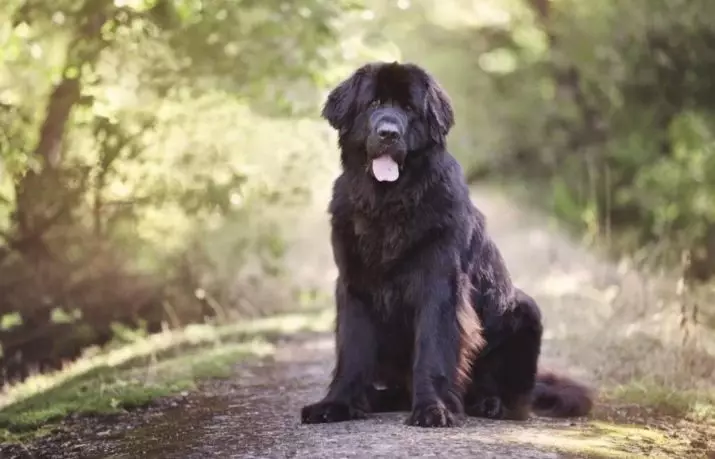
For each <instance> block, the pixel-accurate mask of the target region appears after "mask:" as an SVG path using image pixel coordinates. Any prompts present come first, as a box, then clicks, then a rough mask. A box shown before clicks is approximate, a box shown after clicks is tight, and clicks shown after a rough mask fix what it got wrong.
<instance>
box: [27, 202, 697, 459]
mask: <svg viewBox="0 0 715 459" xmlns="http://www.w3.org/2000/svg"><path fill="white" fill-rule="evenodd" d="M474 200H475V202H476V204H477V205H478V206H479V207H480V208H481V209H482V210H483V211H484V212H485V213H486V214H487V216H488V219H489V220H488V221H489V229H490V231H491V233H492V234H493V235H494V237H495V238H496V240H497V243H498V244H499V246H500V247H501V249H502V251H503V253H504V256H505V258H506V260H507V263H508V265H509V267H510V269H511V270H512V272H513V275H514V277H515V280H516V282H517V283H518V284H519V285H520V286H522V287H523V288H525V289H526V290H527V291H529V292H530V293H532V294H533V295H534V296H535V297H536V298H537V300H539V301H540V303H541V305H542V307H543V310H544V316H545V321H546V328H547V334H546V341H545V344H544V360H543V361H544V362H545V363H546V364H547V365H549V366H551V367H568V368H569V372H570V373H572V374H575V375H578V376H580V377H582V378H586V379H588V380H591V381H601V380H603V379H604V378H606V377H614V376H613V375H614V374H615V373H618V371H620V370H618V368H620V367H621V366H622V365H611V366H610V367H608V366H604V365H603V363H602V359H603V358H604V357H603V355H602V353H599V352H596V351H593V349H602V347H603V346H606V345H608V343H605V344H604V343H603V341H604V340H603V339H600V338H599V337H600V336H602V335H603V330H604V327H605V326H607V324H609V323H610V320H611V317H612V316H613V312H614V311H613V306H611V304H612V301H611V300H612V297H613V291H612V287H610V286H612V285H615V284H616V283H617V282H616V281H617V280H619V278H620V276H618V275H617V273H616V271H615V268H614V267H612V266H609V265H608V264H604V263H601V262H599V261H598V260H597V259H596V258H595V257H593V256H591V255H590V254H589V253H588V252H586V251H585V250H583V249H581V248H580V247H579V246H578V245H577V244H574V243H573V242H571V241H569V239H568V238H566V237H565V236H563V235H562V234H561V233H559V232H558V231H555V230H553V229H550V228H549V226H548V222H546V221H545V220H544V219H543V218H541V217H539V216H536V215H532V214H531V213H530V212H529V211H528V210H525V209H523V208H521V207H520V206H519V205H517V204H516V203H515V202H512V201H510V200H508V199H507V198H506V197H504V196H503V195H502V194H500V193H499V192H497V191H494V190H490V189H479V190H477V191H475V194H474ZM321 207H323V206H321ZM321 207H318V208H316V212H318V213H317V214H316V215H319V217H318V218H316V219H314V220H305V221H304V222H303V223H302V228H303V231H302V232H300V233H299V234H303V235H305V237H304V239H303V241H302V243H301V244H298V245H297V246H296V247H297V248H296V251H295V252H294V253H293V255H292V256H293V262H294V268H295V269H296V275H297V276H299V277H300V282H302V283H306V284H310V283H312V284H313V285H314V286H315V287H318V288H321V289H327V290H329V289H330V288H331V285H330V284H331V282H332V279H333V278H334V271H333V268H332V260H331V258H330V252H329V247H328V244H327V237H326V236H327V228H326V225H325V221H324V220H325V219H324V214H322V211H321ZM624 333H625V332H624ZM608 335H609V336H612V337H613V336H621V335H619V334H618V333H617V332H616V327H615V326H614V327H613V328H611V329H609V334H608ZM622 336H624V338H623V339H626V338H625V337H626V334H624V335H622ZM596 341H598V346H597V343H596ZM599 346H601V347H599ZM277 349H278V351H277V353H276V354H275V355H274V356H273V357H272V358H270V359H267V360H265V361H262V362H258V363H254V364H242V365H239V366H237V368H236V375H235V377H234V378H232V379H231V380H229V381H220V382H211V383H208V384H206V385H205V386H204V387H203V389H202V390H201V391H198V392H196V393H194V394H187V395H185V396H184V397H178V398H176V399H171V400H168V401H165V402H164V403H162V404H161V405H159V406H158V407H156V408H153V409H148V410H146V411H143V412H141V413H131V414H127V415H122V416H119V417H115V418H112V419H104V420H77V421H75V422H74V424H73V427H72V428H71V429H69V432H68V433H65V434H62V435H63V436H60V437H59V438H62V441H63V442H64V443H63V444H62V443H60V444H57V438H58V437H55V439H54V440H53V441H54V443H53V444H52V445H49V444H48V445H46V446H47V448H48V449H46V451H53V454H52V455H51V456H47V457H53V458H61V457H67V458H70V457H116V458H140V457H157V458H207V457H220V458H224V457H237V458H238V457H260V458H287V457H297V458H315V459H320V458H325V459H327V458H331V459H332V458H341V457H356V458H357V457H366V458H375V457H390V458H394V457H445V458H461V457H465V458H466V457H479V458H489V457H503V458H522V457H523V458H542V457H544V458H545V457H595V456H598V457H604V456H605V457H643V456H645V455H650V456H655V457H680V456H679V453H677V452H676V450H675V449H673V448H674V446H673V445H674V443H673V442H671V441H669V440H664V438H665V437H663V435H662V434H661V433H659V432H656V431H655V430H648V429H631V430H629V429H630V428H625V427H624V428H623V429H621V430H618V429H616V428H609V427H607V426H598V425H595V424H593V423H587V421H575V422H574V421H565V422H564V421H553V420H542V419H533V420H530V421H528V422H525V423H508V422H487V421H481V420H475V419H470V420H469V421H468V422H467V424H466V425H464V426H463V427H460V428H454V429H438V430H427V429H417V428H413V427H407V426H405V425H404V424H403V421H404V418H405V416H406V414H405V413H401V414H387V415H380V416H375V417H374V418H372V419H370V420H367V421H359V422H347V423H339V424H333V425H320V426H302V425H300V423H299V419H298V413H299V409H300V406H301V405H303V404H305V403H307V402H311V401H315V400H317V399H319V398H320V397H321V395H322V394H323V392H324V389H325V386H326V383H327V381H328V378H329V373H330V370H331V365H332V336H331V335H320V334H319V335H308V336H302V337H292V338H290V339H289V340H287V341H285V342H284V343H282V344H279V345H278V347H277ZM589 350H591V351H589ZM606 355H608V354H606ZM599 359H601V360H599ZM614 367H615V368H616V370H613V369H612V368H614ZM604 368H606V369H604ZM614 372H615V373H614ZM609 429H610V430H609ZM676 443H677V442H676ZM41 450H42V449H41ZM693 457H697V456H693Z"/></svg>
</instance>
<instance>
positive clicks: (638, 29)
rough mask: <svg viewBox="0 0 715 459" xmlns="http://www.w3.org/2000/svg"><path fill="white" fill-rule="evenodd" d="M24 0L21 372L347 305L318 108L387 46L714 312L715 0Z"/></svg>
mask: <svg viewBox="0 0 715 459" xmlns="http://www.w3.org/2000/svg"><path fill="white" fill-rule="evenodd" d="M2 3H3V4H2V6H0V346H1V348H0V366H1V368H2V372H1V374H0V384H2V383H7V382H17V381H20V380H22V379H24V378H25V377H27V376H28V375H29V374H32V373H34V372H37V371H47V370H51V369H58V368H60V367H61V366H62V365H63V364H64V363H66V362H68V361H71V360H73V359H75V358H77V357H78V356H80V355H81V353H82V352H83V350H84V349H86V348H89V347H92V346H98V345H104V344H107V343H109V342H113V341H116V340H120V341H121V340H131V339H133V338H132V337H133V336H135V335H140V336H144V335H146V334H148V333H155V332H159V331H161V330H165V329H179V328H181V327H185V326H187V325H189V324H196V323H225V322H236V321H245V320H251V319H252V318H255V317H258V316H265V315H268V314H273V313H278V312H286V311H288V312H291V311H293V312H294V311H299V310H310V309H311V308H313V309H316V308H324V307H326V306H330V305H331V301H332V298H331V287H330V283H331V282H332V280H333V278H334V274H335V273H334V267H333V264H332V255H331V253H330V247H329V242H328V237H327V234H328V233H327V227H326V217H325V208H326V205H327V200H328V193H329V190H330V185H331V181H332V179H333V178H334V177H335V175H336V173H337V171H338V162H337V159H338V153H337V149H336V138H335V134H334V132H332V130H331V129H330V128H329V127H328V126H327V123H325V122H323V121H321V120H320V119H318V114H319V110H320V104H321V103H322V101H323V99H324V97H325V94H326V92H327V91H328V90H329V89H330V88H331V87H332V86H333V85H335V84H336V83H338V82H339V81H340V80H341V79H342V78H345V77H346V76H347V75H348V74H349V73H350V72H351V71H352V70H353V69H354V68H355V67H356V66H357V65H360V64H362V63H364V62H366V61H370V60H400V61H412V62H416V63H418V64H420V65H422V66H424V67H426V68H427V69H428V70H429V71H431V72H432V73H433V74H434V75H435V76H436V77H437V79H438V80H439V81H440V82H441V83H442V84H443V86H444V87H445V88H446V89H447V91H448V93H449V94H450V95H451V98H452V100H453V102H454V105H455V108H456V111H457V120H458V121H457V126H456V127H455V129H454V131H453V132H452V133H451V135H450V146H451V150H452V152H453V153H454V154H455V155H456V156H457V157H458V159H459V160H460V161H461V163H462V164H463V167H464V169H465V172H466V174H467V176H468V178H469V180H470V181H471V182H473V183H475V184H476V183H479V182H485V183H489V184H490V186H497V187H499V188H500V189H502V190H504V192H505V193H510V194H511V195H513V196H514V199H518V200H519V202H523V203H527V204H528V205H529V207H532V208H535V209H539V210H540V211H542V212H544V213H546V214H547V215H549V216H551V217H552V218H551V220H552V221H553V222H557V223H558V225H559V226H561V227H563V228H567V230H568V231H569V233H570V234H571V235H572V236H573V237H574V238H576V239H577V240H579V241H581V242H582V243H583V244H586V245H590V246H595V247H598V249H599V250H603V252H604V253H606V254H607V255H608V256H610V257H613V259H614V260H615V261H621V262H622V263H625V264H626V265H627V266H629V267H630V268H629V269H636V270H638V271H639V272H647V273H649V275H652V276H657V277H658V278H659V279H663V281H662V282H661V283H660V284H658V285H659V293H658V298H659V299H660V300H659V301H653V303H652V304H648V305H647V307H646V308H645V309H643V310H642V311H641V313H642V314H644V315H653V314H655V313H656V312H658V313H661V312H662V311H663V310H666V311H669V312H671V313H672V317H674V319H672V321H671V325H673V324H674V325H675V326H676V327H677V328H680V329H682V330H699V331H698V333H705V334H707V333H710V332H709V330H711V329H713V328H715V306H713V304H714V303H713V297H714V295H713V285H715V284H713V283H712V277H713V275H714V274H715V149H714V146H715V143H714V138H715V128H714V127H713V120H715V117H714V115H715V80H714V79H713V78H712V75H713V74H714V73H715V26H713V25H712V21H711V17H710V14H715V3H713V2H712V1H708V0H630V1H616V0H601V1H592V2H586V1H579V0H389V1H384V0H380V1H378V0H301V1H294V2H289V1H279V0H262V1H253V0H241V1H235V0H211V1H202V0H56V1H55V2H44V1H39V0H24V1H20V0H4V1H3V2H2ZM477 204H478V205H479V203H477ZM501 211H502V210H499V209H498V210H496V212H497V213H498V212H501ZM514 243H516V242H514ZM616 283H618V282H616ZM669 320H670V319H669ZM673 321H674V322H673ZM683 336H684V337H685V338H683V339H686V338H687V339H691V338H692V337H693V334H692V332H684V333H683ZM711 370H712V369H710V370H708V371H711ZM703 371H704V370H703ZM704 374H705V373H704ZM707 374H711V373H707Z"/></svg>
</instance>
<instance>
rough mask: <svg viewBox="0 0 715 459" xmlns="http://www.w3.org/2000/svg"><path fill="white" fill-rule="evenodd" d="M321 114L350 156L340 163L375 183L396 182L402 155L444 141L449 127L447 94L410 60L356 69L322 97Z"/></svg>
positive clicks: (416, 152) (452, 121)
mask: <svg viewBox="0 0 715 459" xmlns="http://www.w3.org/2000/svg"><path fill="white" fill-rule="evenodd" d="M322 115H323V117H324V118H325V119H327V120H328V122H329V123H330V125H331V126H333V128H335V129H337V130H338V131H339V133H340V141H341V144H342V145H343V147H346V146H347V147H348V148H347V150H349V151H350V152H351V154H352V155H353V157H347V158H346V157H343V164H344V166H345V167H362V168H364V169H367V170H368V171H369V172H370V173H371V174H372V175H373V177H374V178H375V179H376V180H378V181H380V182H394V181H396V180H398V179H399V176H400V171H401V170H402V168H403V167H404V165H405V162H406V160H407V157H408V155H410V154H419V152H421V151H424V150H427V149H428V148H429V147H430V146H434V145H444V143H445V139H446V136H447V134H448V133H449V130H450V129H451V128H452V126H453V125H454V113H453V110H452V106H451V103H450V101H449V97H448V96H447V94H446V93H445V92H444V91H443V90H442V89H441V88H440V86H439V85H438V84H437V82H436V81H435V80H434V78H432V76H431V75H429V74H428V73H427V72H426V71H425V70H423V69H422V68H420V67H418V66H416V65H414V64H398V63H372V64H367V65H365V66H363V67H360V68H359V69H358V70H356V71H355V73H353V74H352V75H351V76H350V77H349V78H348V79H346V80H345V81H343V82H342V83H340V84H339V85H338V86H337V87H336V88H335V89H334V90H333V91H332V92H331V93H330V94H329V95H328V99H327V101H326V103H325V106H324V107H323V112H322Z"/></svg>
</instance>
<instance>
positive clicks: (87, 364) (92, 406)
mask: <svg viewBox="0 0 715 459" xmlns="http://www.w3.org/2000/svg"><path fill="white" fill-rule="evenodd" d="M332 317H333V316H332V311H330V310H315V311H310V312H302V313H296V314H285V315H281V316H275V317H269V318H265V319H259V320H252V321H248V322H246V323H242V324H231V325H224V326H212V325H191V326H188V327H186V328H184V329H181V330H174V331H166V332H163V333H159V334H155V335H150V336H147V337H138V338H137V339H136V340H134V341H133V342H130V343H126V344H123V345H119V346H117V345H115V346H108V347H106V348H105V349H102V350H96V349H95V350H94V351H93V352H88V353H86V355H85V356H83V357H82V358H80V359H78V360H77V361H75V362H73V363H71V364H69V365H67V366H66V367H65V368H64V369H63V370H61V371H57V372H52V373H47V374H37V375H34V376H31V377H30V378H28V379H27V380H25V381H23V382H22V383H20V384H17V385H14V386H11V387H9V388H6V389H5V391H4V392H3V393H1V394H0V442H3V443H5V442H17V441H23V440H26V439H27V438H31V437H33V436H38V435H42V434H44V433H47V431H48V428H51V426H52V425H53V423H56V422H57V421H59V420H61V419H63V418H65V417H67V416H68V415H71V414H111V413H117V412H121V411H123V410H128V409H132V408H136V407H141V406H145V405H147V404H149V403H150V402H151V401H153V400H155V399H157V398H158V397H164V396H168V395H172V394H177V393H181V392H183V391H188V390H191V389H194V388H195V387H196V385H197V384H198V383H199V382H200V381H202V380H206V379H210V378H225V377H228V376H230V375H231V373H232V368H233V365H234V364H235V363H236V362H238V361H240V360H242V359H246V358H251V357H260V356H265V355H269V354H270V353H271V352H272V351H273V345H272V344H271V342H270V341H271V340H270V338H271V337H274V336H280V335H287V334H290V333H295V332H299V331H323V330H327V329H329V328H330V326H331V323H332Z"/></svg>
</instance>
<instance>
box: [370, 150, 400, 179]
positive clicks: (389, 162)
mask: <svg viewBox="0 0 715 459" xmlns="http://www.w3.org/2000/svg"><path fill="white" fill-rule="evenodd" d="M371 168H372V175H373V176H374V177H375V180H377V181H378V182H395V181H397V179H398V178H400V165H399V164H397V161H395V160H394V159H393V158H392V156H391V155H390V154H389V153H388V154H384V155H380V156H378V157H377V158H374V159H373V160H372V164H371Z"/></svg>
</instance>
